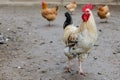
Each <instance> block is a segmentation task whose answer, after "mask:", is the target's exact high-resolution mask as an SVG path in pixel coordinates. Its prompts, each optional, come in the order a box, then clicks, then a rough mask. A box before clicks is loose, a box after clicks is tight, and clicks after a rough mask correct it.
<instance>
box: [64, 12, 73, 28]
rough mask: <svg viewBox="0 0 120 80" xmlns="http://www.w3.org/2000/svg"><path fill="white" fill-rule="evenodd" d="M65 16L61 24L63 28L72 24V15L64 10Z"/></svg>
mask: <svg viewBox="0 0 120 80" xmlns="http://www.w3.org/2000/svg"><path fill="white" fill-rule="evenodd" d="M65 17H66V20H65V22H64V25H63V28H64V29H65V28H66V26H68V25H71V24H73V21H72V17H71V15H70V13H68V12H66V13H65Z"/></svg>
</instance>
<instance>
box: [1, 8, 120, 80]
mask: <svg viewBox="0 0 120 80" xmlns="http://www.w3.org/2000/svg"><path fill="white" fill-rule="evenodd" d="M119 7H120V6H110V12H111V17H110V18H109V20H108V23H102V22H101V21H102V20H100V19H99V18H98V17H97V14H96V7H95V9H94V11H93V14H94V17H95V20H96V25H97V28H98V34H99V37H98V40H97V43H96V45H95V46H94V47H93V49H92V50H91V52H90V55H89V56H88V58H87V59H86V60H85V61H84V63H83V65H82V67H83V69H84V71H85V72H86V73H87V75H86V77H83V76H80V75H78V74H77V73H76V71H77V70H78V65H77V60H76V59H75V60H73V62H72V69H73V71H72V73H64V67H65V66H66V60H67V58H66V57H65V55H64V53H63V49H64V44H63V42H62V35H63V23H64V21H65V17H64V13H65V12H66V10H65V9H64V8H63V7H60V8H59V13H58V16H57V18H56V20H55V21H53V22H51V26H50V27H49V26H48V21H47V20H45V19H44V18H42V16H41V14H40V6H31V7H9V6H6V7H5V6H4V7H0V33H3V35H4V37H5V39H6V40H7V41H6V42H5V44H0V80H120V8H119ZM80 16H81V6H78V7H77V10H76V11H75V12H74V13H73V15H72V17H73V22H74V24H75V25H76V26H77V25H80V23H81V17H80Z"/></svg>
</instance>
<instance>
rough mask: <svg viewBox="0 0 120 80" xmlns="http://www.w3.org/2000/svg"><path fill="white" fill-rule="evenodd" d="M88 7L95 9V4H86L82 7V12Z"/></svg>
mask: <svg viewBox="0 0 120 80" xmlns="http://www.w3.org/2000/svg"><path fill="white" fill-rule="evenodd" d="M86 9H90V10H92V9H93V5H92V4H86V5H84V6H83V7H82V12H85V10H86Z"/></svg>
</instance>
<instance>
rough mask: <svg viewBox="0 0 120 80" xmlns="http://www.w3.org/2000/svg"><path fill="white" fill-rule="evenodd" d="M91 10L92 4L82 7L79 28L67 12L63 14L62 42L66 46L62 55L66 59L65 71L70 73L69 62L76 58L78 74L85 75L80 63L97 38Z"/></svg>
mask: <svg viewBox="0 0 120 80" xmlns="http://www.w3.org/2000/svg"><path fill="white" fill-rule="evenodd" d="M92 9H93V6H92V4H86V5H84V6H83V7H82V11H83V14H82V17H81V18H82V23H81V25H80V26H79V27H76V26H74V25H73V21H72V17H71V15H70V14H69V13H68V12H66V13H65V17H66V21H65V22H64V25H63V28H64V34H63V41H64V43H65V45H66V47H65V49H64V54H65V55H66V56H67V58H68V66H67V67H66V68H65V69H66V71H71V64H70V62H71V60H72V59H73V58H76V57H78V63H79V74H81V75H85V74H84V72H83V70H82V67H81V63H82V62H83V61H84V59H85V58H86V57H87V55H88V51H89V50H90V49H91V48H92V47H93V45H94V44H95V42H96V40H97V37H98V34H97V28H96V24H95V20H94V17H93V14H92V11H91V10H92Z"/></svg>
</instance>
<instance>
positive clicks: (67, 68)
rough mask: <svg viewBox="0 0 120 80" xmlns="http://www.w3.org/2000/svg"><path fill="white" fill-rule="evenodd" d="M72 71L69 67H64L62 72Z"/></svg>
mask: <svg viewBox="0 0 120 80" xmlns="http://www.w3.org/2000/svg"><path fill="white" fill-rule="evenodd" d="M71 71H72V69H71V68H70V67H65V68H64V72H65V73H71Z"/></svg>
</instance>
